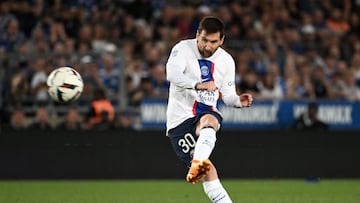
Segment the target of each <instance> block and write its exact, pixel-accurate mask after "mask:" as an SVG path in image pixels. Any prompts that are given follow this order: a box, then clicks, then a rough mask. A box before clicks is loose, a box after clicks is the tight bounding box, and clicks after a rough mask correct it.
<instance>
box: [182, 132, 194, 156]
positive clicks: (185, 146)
mask: <svg viewBox="0 0 360 203" xmlns="http://www.w3.org/2000/svg"><path fill="white" fill-rule="evenodd" d="M195 144H196V140H195V139H194V137H193V136H192V134H190V133H186V134H185V135H184V138H182V139H180V140H179V141H178V145H179V146H180V147H181V149H182V151H183V152H184V153H189V151H190V149H191V148H193V147H195Z"/></svg>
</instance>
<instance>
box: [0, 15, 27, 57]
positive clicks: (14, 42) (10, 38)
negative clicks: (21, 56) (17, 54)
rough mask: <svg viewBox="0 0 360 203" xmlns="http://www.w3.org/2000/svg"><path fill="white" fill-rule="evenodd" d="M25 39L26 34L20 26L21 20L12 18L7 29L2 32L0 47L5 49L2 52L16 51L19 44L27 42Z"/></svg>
mask: <svg viewBox="0 0 360 203" xmlns="http://www.w3.org/2000/svg"><path fill="white" fill-rule="evenodd" d="M25 39H26V36H25V34H24V33H23V32H22V31H21V30H20V28H19V21H18V20H17V19H16V18H12V19H11V20H9V22H8V23H7V27H6V31H5V32H1V33H0V47H1V49H3V51H0V52H13V51H16V50H17V48H18V46H19V45H20V44H21V43H23V42H25Z"/></svg>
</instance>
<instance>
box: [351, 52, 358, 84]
mask: <svg viewBox="0 0 360 203" xmlns="http://www.w3.org/2000/svg"><path fill="white" fill-rule="evenodd" d="M350 69H352V70H354V74H355V80H356V85H357V86H359V87H360V53H355V54H354V55H353V56H352V58H351V63H350Z"/></svg>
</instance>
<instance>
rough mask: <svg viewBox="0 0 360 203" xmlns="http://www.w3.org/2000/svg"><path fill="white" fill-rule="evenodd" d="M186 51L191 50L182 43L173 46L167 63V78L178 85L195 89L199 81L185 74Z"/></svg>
mask: <svg viewBox="0 0 360 203" xmlns="http://www.w3.org/2000/svg"><path fill="white" fill-rule="evenodd" d="M186 51H189V50H188V48H187V47H185V46H184V45H181V44H177V45H175V46H174V47H173V49H172V50H171V53H170V56H169V59H168V61H167V63H166V78H167V80H169V81H170V82H171V83H172V84H174V85H176V86H178V87H181V88H185V89H194V87H195V84H196V83H197V81H195V80H193V79H191V78H188V77H187V76H186V75H185V74H184V71H185V67H186Z"/></svg>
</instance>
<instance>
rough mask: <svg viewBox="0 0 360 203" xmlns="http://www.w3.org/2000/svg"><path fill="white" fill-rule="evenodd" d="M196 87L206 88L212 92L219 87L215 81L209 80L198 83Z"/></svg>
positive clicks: (198, 88) (199, 88)
mask: <svg viewBox="0 0 360 203" xmlns="http://www.w3.org/2000/svg"><path fill="white" fill-rule="evenodd" d="M196 89H197V90H206V91H209V92H212V91H215V90H217V89H218V87H216V85H215V83H214V81H209V82H202V83H198V84H197V85H196Z"/></svg>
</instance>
